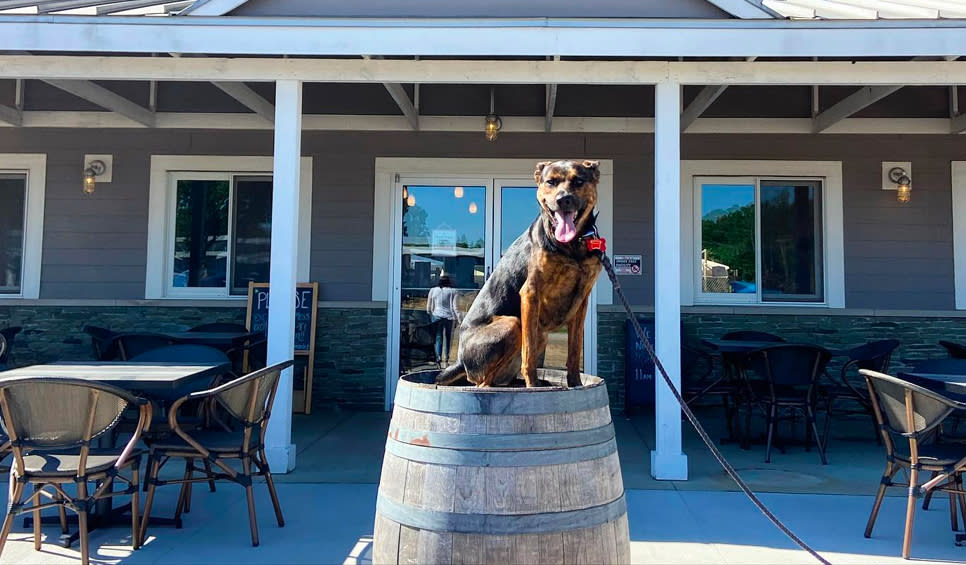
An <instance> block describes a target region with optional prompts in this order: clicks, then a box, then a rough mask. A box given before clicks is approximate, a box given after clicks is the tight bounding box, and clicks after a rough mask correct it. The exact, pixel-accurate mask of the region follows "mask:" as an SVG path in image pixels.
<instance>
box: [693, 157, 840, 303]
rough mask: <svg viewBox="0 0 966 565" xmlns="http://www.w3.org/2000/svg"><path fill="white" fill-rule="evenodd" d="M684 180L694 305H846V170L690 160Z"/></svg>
mask: <svg viewBox="0 0 966 565" xmlns="http://www.w3.org/2000/svg"><path fill="white" fill-rule="evenodd" d="M719 171H720V173H719ZM756 171H757V172H758V174H755V172H756ZM683 172H684V173H685V174H682V184H684V183H687V185H686V186H685V187H684V188H682V242H683V243H682V248H683V249H682V270H683V271H684V272H683V273H682V279H685V278H687V279H689V280H687V281H684V280H682V286H683V288H682V298H683V302H684V303H685V304H688V303H695V304H717V305H728V304H732V305H741V304H765V305H824V306H831V307H836V308H841V307H844V259H843V255H844V253H843V243H842V241H843V237H842V220H841V217H842V216H841V206H842V204H841V165H840V164H838V163H828V162H812V163H807V162H781V161H776V162H768V161H764V162H751V161H734V162H728V161H720V162H719V161H710V162H706V161H685V162H684V169H683ZM688 173H690V174H688ZM701 173H710V174H701ZM715 173H717V174H715ZM749 173H751V174H749ZM816 173H818V174H816ZM823 173H825V174H823ZM719 175H720V176H719ZM726 175H727V176H726ZM685 192H686V193H687V194H685Z"/></svg>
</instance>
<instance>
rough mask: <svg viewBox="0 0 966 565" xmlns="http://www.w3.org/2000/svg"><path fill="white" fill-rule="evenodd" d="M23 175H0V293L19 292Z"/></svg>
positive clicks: (22, 233) (23, 197)
mask: <svg viewBox="0 0 966 565" xmlns="http://www.w3.org/2000/svg"><path fill="white" fill-rule="evenodd" d="M26 201H27V176H26V175H23V174H0V202H2V203H3V206H0V294H19V293H20V284H21V283H20V280H21V274H22V271H23V235H24V206H25V205H26Z"/></svg>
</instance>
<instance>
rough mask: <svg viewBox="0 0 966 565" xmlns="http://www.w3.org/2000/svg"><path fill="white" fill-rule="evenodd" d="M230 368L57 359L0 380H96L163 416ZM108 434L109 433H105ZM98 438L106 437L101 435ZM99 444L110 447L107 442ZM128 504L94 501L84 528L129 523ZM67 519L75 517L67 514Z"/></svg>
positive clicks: (66, 539) (68, 540)
mask: <svg viewBox="0 0 966 565" xmlns="http://www.w3.org/2000/svg"><path fill="white" fill-rule="evenodd" d="M230 370H231V365H230V364H228V363H192V364H185V363H136V362H130V361H124V362H104V361H87V362H84V361H78V362H60V363H51V364H49V365H31V366H28V367H20V368H18V369H11V370H9V371H4V372H2V373H0V381H3V380H6V379H12V378H22V377H52V378H58V377H61V378H72V379H84V380H90V381H97V382H102V383H106V384H109V385H113V386H116V387H118V388H123V389H125V390H128V391H131V392H132V393H134V394H136V395H138V396H143V397H145V398H148V399H150V400H152V401H154V402H155V403H157V404H159V405H160V407H161V410H160V412H161V413H160V414H155V418H157V417H158V416H161V417H164V409H165V406H166V405H167V404H168V403H170V402H172V401H174V400H176V399H177V398H179V397H181V396H184V395H185V394H188V393H190V392H193V391H195V390H201V389H203V388H206V387H207V386H208V384H209V383H210V382H211V380H212V379H213V378H214V377H216V376H218V375H220V374H222V373H225V372H227V371H230ZM106 435H110V434H105V436H106ZM101 440H102V441H109V439H107V438H104V437H102V438H101ZM101 447H112V446H110V445H106V446H101ZM129 510H130V504H125V505H123V506H119V507H117V508H112V506H111V499H110V498H107V499H104V500H101V501H98V503H97V505H96V507H95V509H94V512H93V513H92V514H91V516H90V521H89V523H88V531H93V530H95V529H97V528H98V527H101V528H103V527H107V526H112V525H126V526H129V525H130V520H131V519H130V517H125V516H124V514H125V513H126V512H129ZM71 518H75V517H73V516H71ZM49 519H50V520H51V522H52V523H60V520H59V518H58V517H49ZM31 523H32V522H31V518H29V517H28V518H26V519H25V524H27V525H29V524H31ZM151 524H152V525H177V524H176V523H175V521H174V520H173V519H172V520H170V521H167V520H163V519H157V518H156V519H154V520H152V521H151ZM76 540H77V533H76V532H75V533H73V534H68V535H65V536H61V545H63V546H64V547H70V545H71V544H72V543H73V542H74V541H76Z"/></svg>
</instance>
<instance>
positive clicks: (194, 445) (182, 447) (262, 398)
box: [140, 361, 292, 546]
mask: <svg viewBox="0 0 966 565" xmlns="http://www.w3.org/2000/svg"><path fill="white" fill-rule="evenodd" d="M290 366H292V361H286V362H284V363H278V364H276V365H272V366H271V367H266V368H264V369H261V370H258V371H255V372H253V373H249V374H248V375H245V376H244V377H239V378H237V379H235V380H233V381H230V382H228V383H225V384H223V385H221V386H218V387H215V388H212V389H209V390H204V391H200V392H195V393H192V394H189V395H187V396H184V397H182V398H180V399H178V400H177V401H175V402H174V404H172V405H171V409H170V410H169V412H168V421H169V423H170V425H171V429H172V430H173V431H174V432H175V434H177V435H176V436H175V437H172V438H170V439H169V440H166V441H162V442H158V443H156V444H153V445H151V446H150V451H149V454H148V478H147V481H148V485H149V486H148V495H147V501H146V502H145V505H144V520H143V521H142V522H141V534H140V536H141V539H142V540H143V539H144V536H145V533H146V531H147V527H148V522H149V520H150V513H151V504H152V502H153V501H154V491H155V488H157V487H158V486H163V485H167V484H181V492H180V494H179V496H178V503H177V507H176V510H175V520H176V522H177V521H179V520H180V519H181V513H182V512H183V510H184V508H185V505H186V503H187V498H188V497H189V496H190V490H189V489H188V486H189V485H190V484H191V483H195V482H204V481H209V480H213V479H214V480H222V479H224V480H229V481H233V482H235V483H238V484H240V485H241V486H243V487H245V491H246V495H247V499H248V520H249V526H250V528H251V534H252V545H253V546H257V545H258V524H257V523H256V521H255V494H254V490H253V488H252V476H263V477H265V482H266V484H267V485H268V493H269V495H270V496H271V498H272V504H273V505H274V507H275V518H276V519H277V520H278V525H279V527H282V526H284V525H285V519H284V518H283V517H282V507H281V506H280V505H279V502H278V495H277V494H276V492H275V483H274V481H273V480H272V474H271V471H269V468H268V461H267V460H266V458H265V430H266V428H267V427H268V420H269V417H270V416H271V406H272V402H273V401H274V399H275V392H276V390H277V389H278V380H279V376H280V374H281V372H282V370H284V369H286V368H288V367H290ZM209 398H211V399H214V400H215V401H217V402H218V404H219V405H221V407H222V408H224V409H225V410H226V411H227V412H228V413H229V414H231V416H232V417H233V418H235V420H236V421H237V422H238V423H240V425H241V428H242V429H241V430H237V431H236V430H232V431H223V430H214V429H209V430H200V431H198V432H190V433H189V432H188V431H186V430H184V429H183V428H182V427H181V426H180V425H179V423H178V409H179V408H180V407H181V405H182V404H184V403H185V402H188V401H194V400H207V399H209ZM171 458H183V459H185V473H184V478H182V479H180V480H167V479H165V480H161V479H159V478H158V477H159V475H160V473H161V467H162V466H163V465H164V464H165V463H166V462H168V461H169V460H170V459H171ZM195 459H201V460H203V461H205V460H207V461H210V462H211V464H212V465H216V466H218V467H219V468H220V469H221V470H222V471H223V472H214V473H212V472H207V471H205V470H204V469H200V468H198V467H195V465H194V461H195ZM230 459H237V460H239V461H240V462H241V472H238V471H237V470H235V469H234V468H232V467H231V466H230V465H228V464H227V463H226V460H230ZM253 464H254V466H255V468H256V469H255V471H254V472H253V470H252V465H253ZM195 473H201V475H202V476H200V477H195V476H194V474H195Z"/></svg>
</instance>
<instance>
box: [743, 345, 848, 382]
mask: <svg viewBox="0 0 966 565" xmlns="http://www.w3.org/2000/svg"><path fill="white" fill-rule="evenodd" d="M830 358H831V355H830V354H829V352H828V351H827V350H826V349H824V348H822V347H819V346H817V345H793V344H790V345H784V344H779V345H774V346H771V347H765V348H762V349H759V350H757V351H754V352H752V353H750V354H749V355H748V361H747V367H748V368H749V369H751V370H753V371H754V372H755V373H756V374H758V375H759V376H761V377H762V378H764V379H766V380H767V381H768V382H770V383H771V384H773V385H778V386H798V387H805V386H811V385H813V384H814V383H815V380H816V379H817V378H818V376H819V375H820V374H821V373H822V371H824V370H825V365H827V364H828V361H829V359H830Z"/></svg>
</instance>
